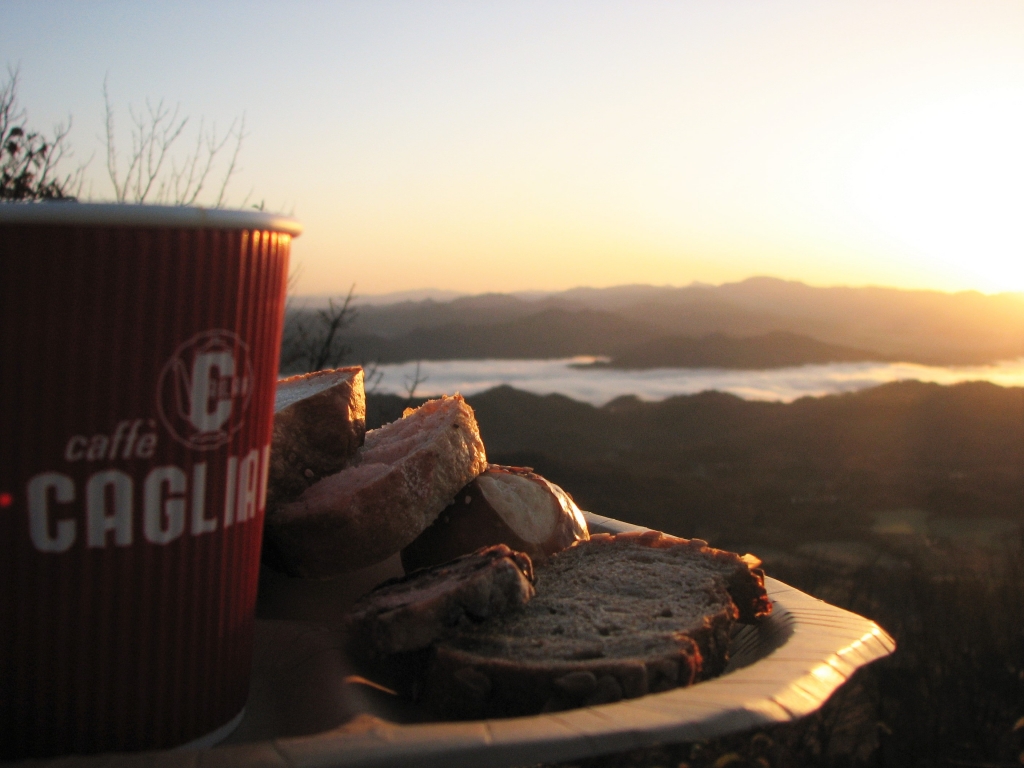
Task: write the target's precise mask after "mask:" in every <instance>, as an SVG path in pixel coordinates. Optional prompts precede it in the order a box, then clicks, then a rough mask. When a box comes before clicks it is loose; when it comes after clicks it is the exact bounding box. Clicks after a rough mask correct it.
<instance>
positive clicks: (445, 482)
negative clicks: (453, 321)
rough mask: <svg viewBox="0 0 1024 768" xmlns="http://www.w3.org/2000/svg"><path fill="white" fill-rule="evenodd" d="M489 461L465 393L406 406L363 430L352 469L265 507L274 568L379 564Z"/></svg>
mask: <svg viewBox="0 0 1024 768" xmlns="http://www.w3.org/2000/svg"><path fill="white" fill-rule="evenodd" d="M486 467H487V457H486V454H485V453H484V445H483V442H482V441H481V439H480V431H479V429H478V428H477V424H476V418H475V417H474V415H473V409H472V408H470V407H469V405H467V404H466V402H465V401H464V400H463V399H462V397H461V396H460V395H455V396H454V397H442V398H439V399H437V400H429V401H427V402H426V403H424V404H423V405H422V406H420V407H419V408H416V409H407V410H406V412H405V414H404V416H403V417H402V418H401V419H399V420H398V421H394V422H392V423H390V424H385V425H384V426H383V427H381V428H380V429H375V430H371V431H369V432H367V433H366V439H365V442H364V444H363V447H362V448H360V449H359V451H358V452H357V454H356V456H355V457H354V459H353V461H352V463H351V465H350V466H348V467H347V468H345V469H343V470H342V471H340V472H337V473H335V474H332V475H328V476H327V477H324V478H323V479H321V480H319V481H318V482H316V483H314V484H313V485H311V486H310V487H309V488H307V489H306V490H305V491H304V492H303V493H302V494H301V495H300V496H299V497H298V498H297V499H295V500H294V501H291V502H289V503H286V504H282V505H280V506H278V507H276V508H274V509H270V508H269V506H268V509H267V517H266V523H265V531H266V536H267V541H268V544H269V545H270V546H271V547H272V548H273V553H274V555H273V558H274V560H273V562H274V564H275V566H276V567H278V568H281V569H283V570H285V571H286V572H287V573H290V574H292V575H294V576H307V577H326V576H334V575H337V574H341V573H346V572H348V571H352V570H355V569H357V568H362V567H365V566H368V565H373V564H374V563H378V562H380V561H382V560H384V559H385V558H387V557H388V556H390V555H392V554H394V553H396V552H398V551H400V550H401V549H402V547H404V546H406V545H407V544H409V543H410V542H411V541H412V540H413V539H415V538H416V537H417V536H418V535H419V534H420V533H421V532H422V531H423V530H424V529H425V528H426V527H427V526H429V525H430V524H431V523H432V522H433V521H434V520H435V519H436V518H437V516H438V514H439V513H440V512H441V510H443V509H444V508H445V507H446V506H448V504H449V503H451V501H452V499H453V498H455V494H456V493H457V492H458V491H459V489H460V488H462V487H463V486H464V485H466V483H468V482H469V481H470V480H472V479H473V478H474V477H476V476H477V475H479V474H480V473H481V472H483V471H484V469H485V468H486Z"/></svg>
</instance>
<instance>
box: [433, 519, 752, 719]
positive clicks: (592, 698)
mask: <svg viewBox="0 0 1024 768" xmlns="http://www.w3.org/2000/svg"><path fill="white" fill-rule="evenodd" d="M536 576H537V582H536V589H537V595H536V597H535V598H534V599H533V600H531V601H530V602H529V603H528V604H527V605H526V607H525V609H524V610H523V611H521V612H519V613H518V614H513V615H507V616H501V617H498V618H497V619H494V620H491V621H488V622H485V623H484V624H481V625H479V626H477V627H473V628H470V629H464V630H460V631H457V632H454V633H452V634H450V635H448V636H446V637H445V638H443V639H442V640H440V641H439V642H438V643H437V644H436V645H435V651H434V655H433V658H432V660H431V663H430V665H429V667H428V669H427V672H426V675H425V680H424V683H423V693H422V700H423V701H424V703H425V704H426V706H427V707H428V709H430V710H432V711H433V712H434V713H435V714H437V715H439V716H441V717H445V718H456V719H461V718H480V717H505V716H515V715H528V714H536V713H538V712H550V711H557V710H562V709H569V708H572V707H578V706H585V705H593V704H603V703H610V702H613V701H618V700H619V699H623V698H633V697H636V696H642V695H644V694H647V693H653V692H656V691H663V690H668V689H670V688H675V687H678V686H685V685H689V684H691V683H693V682H695V681H698V680H702V679H705V678H707V677H710V676H713V675H716V674H718V673H720V672H721V671H722V670H723V669H724V667H725V664H726V660H727V659H726V650H727V646H728V641H729V633H730V630H731V628H732V626H733V623H734V622H735V621H736V620H737V619H738V618H740V617H747V618H748V619H757V618H759V617H761V616H765V615H767V614H768V613H770V611H771V603H770V601H769V600H768V598H767V596H766V595H765V592H764V580H763V574H761V573H760V571H757V570H754V569H751V568H750V567H749V565H748V563H747V562H746V561H745V560H744V559H743V558H740V557H739V556H738V555H735V554H732V553H729V552H723V551H721V550H716V549H711V548H709V547H708V546H707V545H706V543H705V542H702V541H699V540H693V541H688V540H686V539H678V538H675V537H672V536H666V535H664V534H661V533H658V532H656V531H650V532H646V533H642V534H640V533H624V534H618V535H616V536H609V535H607V534H597V535H595V536H593V537H592V538H591V539H590V540H589V541H580V542H578V543H577V544H575V545H574V546H572V547H570V548H569V549H566V550H564V551H563V552H560V553H559V554H556V555H554V556H553V557H552V558H550V559H549V560H548V561H546V562H543V563H538V564H536Z"/></svg>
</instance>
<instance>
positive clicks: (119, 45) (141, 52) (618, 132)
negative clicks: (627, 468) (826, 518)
mask: <svg viewBox="0 0 1024 768" xmlns="http://www.w3.org/2000/svg"><path fill="white" fill-rule="evenodd" d="M0 11H2V16H0V18H2V21H0V65H2V64H10V65H13V66H20V71H21V97H22V98H21V100H22V103H23V105H24V106H25V107H26V108H27V109H28V111H29V118H30V123H31V124H32V125H33V126H36V127H44V128H45V127H48V126H49V125H50V124H52V123H53V122H54V121H56V120H59V119H61V118H66V116H67V115H68V114H71V115H72V116H73V120H74V128H73V131H72V134H71V140H72V143H73V145H74V148H75V151H76V156H77V158H78V159H80V160H85V159H88V158H89V157H90V156H91V157H92V160H91V163H90V165H89V166H88V169H87V170H88V176H89V178H90V180H91V189H92V195H93V197H94V198H104V197H109V196H110V195H111V190H110V186H109V182H107V181H106V179H105V175H104V174H105V172H106V171H105V168H106V159H105V154H104V149H103V143H102V140H101V135H102V133H103V130H104V127H103V95H102V85H103V80H104V77H107V78H108V86H109V92H110V95H111V97H112V99H113V102H114V104H115V106H116V107H117V112H116V117H117V123H116V125H117V128H118V130H119V131H120V133H119V143H120V146H121V147H122V148H125V147H128V146H130V139H129V137H128V133H127V131H128V128H129V126H130V121H129V115H128V105H129V104H132V105H134V106H135V107H136V108H140V107H143V106H144V104H145V100H146V98H147V97H149V98H150V99H151V100H154V101H159V99H161V98H163V99H164V100H165V101H166V102H167V103H169V104H172V105H173V104H178V103H180V105H181V109H182V112H183V113H184V114H190V115H191V116H192V118H193V124H194V123H198V119H199V118H200V117H205V119H206V121H207V124H209V123H210V122H211V121H215V122H216V124H217V126H218V127H219V128H220V129H221V131H222V132H223V129H224V128H225V127H226V126H227V125H228V124H230V123H231V121H232V119H234V118H236V117H238V116H240V115H242V114H243V113H244V114H245V121H246V130H247V132H248V137H247V138H246V139H245V142H244V144H243V147H242V154H241V158H240V162H241V166H242V171H241V173H239V175H238V176H236V177H235V179H234V180H233V181H232V183H231V186H230V187H229V199H230V201H231V202H233V203H234V204H236V205H238V204H240V203H241V202H242V200H243V199H244V198H245V196H246V195H247V194H248V193H249V192H250V190H251V192H252V195H251V198H250V202H252V201H256V202H258V201H260V200H263V201H265V203H266V206H267V207H268V208H270V209H274V210H285V211H294V214H295V216H296V217H297V218H298V219H299V220H300V221H302V223H303V224H304V225H305V227H306V232H305V234H304V235H303V236H302V237H301V238H299V239H298V240H297V241H296V242H295V245H294V250H293V256H294V259H295V261H296V262H298V263H299V264H301V270H302V271H301V277H300V283H299V286H298V288H299V291H300V292H305V293H325V292H340V291H343V290H345V289H346V288H347V287H348V286H349V285H350V284H351V283H353V282H354V283H355V284H356V288H357V291H359V292H362V293H381V292H386V291H395V290H407V289H415V288H425V287H436V288H446V289H456V290H463V291H484V290H518V289H559V288H568V287H572V286H576V285H594V286H602V285H613V284H620V283H656V284H687V283H689V282H691V281H693V280H701V281H705V282H713V283H719V282H723V281H730V280H735V279H741V278H743V277H747V276H750V275H754V274H771V275H777V276H780V277H786V278H792V279H799V280H804V281H807V282H810V283H813V284H819V285H820V284H839V283H847V284H857V285H860V284H868V283H873V284H884V285H896V286H906V287H933V288H941V289H944V290H958V289H964V288H977V289H980V290H984V291H987V292H992V291H1000V290H1024V226H1022V222H1024V181H1022V180H1024V2H1021V0H1009V1H1007V2H994V1H992V0H962V1H958V2H942V0H899V1H896V0H885V1H884V2H874V1H871V0H856V1H855V2H828V1H827V0H814V2H796V1H794V0H786V1H784V2H783V1H781V0H780V1H778V2H772V1H771V0H749V1H732V0H708V1H707V2H705V1H703V0H702V1H699V2H698V1H693V2H685V1H683V0H677V1H676V2H638V1H637V0H630V1H629V2H615V3H608V2H596V1H591V2H555V1H554V0H544V2H525V1H523V0H517V1H516V2H501V3H499V2H482V1H479V2H429V1H427V0H418V1H417V2H402V3H396V2H383V1H381V0H374V2H358V3H357V2H351V3H327V2H319V3H313V2H309V3H299V2H287V3H286V2H280V3H268V2H209V1H208V2H204V3H201V4H200V3H182V2H177V3H174V4H170V3H163V2H160V3H158V2H139V1H138V0H136V2H130V3H128V2H125V3H100V2H88V3H85V2H66V3H58V2H48V1H47V0H30V1H29V2H20V1H15V0H0ZM193 124H190V127H191V126H192V125H193ZM192 135H194V134H192ZM181 149H182V150H183V151H184V150H185V149H186V147H185V146H184V144H183V145H182V146H181Z"/></svg>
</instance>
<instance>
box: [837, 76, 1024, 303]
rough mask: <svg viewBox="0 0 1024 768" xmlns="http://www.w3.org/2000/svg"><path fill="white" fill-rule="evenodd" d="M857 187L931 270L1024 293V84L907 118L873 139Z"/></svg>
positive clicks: (873, 215)
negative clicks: (1023, 223)
mask: <svg viewBox="0 0 1024 768" xmlns="http://www.w3.org/2000/svg"><path fill="white" fill-rule="evenodd" d="M849 189H850V194H851V197H852V200H853V203H854V205H855V206H856V207H857V208H858V209H859V210H860V211H862V212H863V213H864V214H865V215H866V216H867V218H868V219H869V220H870V221H871V222H872V223H873V224H874V226H875V227H877V228H878V229H880V230H881V231H882V232H883V233H885V234H886V235H888V236H890V237H894V238H896V239H897V240H899V241H900V242H901V243H902V245H903V246H904V247H907V248H909V249H910V250H911V251H913V253H914V254H915V255H916V256H917V257H918V258H919V259H920V260H921V263H922V265H923V266H924V268H925V269H927V270H929V271H933V272H934V273H937V274H945V275H948V278H949V279H950V281H951V282H956V283H959V284H962V285H964V286H972V287H977V288H979V289H981V290H984V291H993V292H995V291H1020V290H1024V226H1022V224H1021V218H1022V213H1024V89H1013V90H1009V89H1007V90H1001V91H993V92H989V93H984V94H976V95H974V96H971V97H967V98H961V99H957V100H955V101H948V102H944V103H941V104H933V105H931V106H929V107H926V108H922V109H918V110H915V111H913V112H909V113H906V114H904V115H903V116H902V117H901V118H900V119H898V120H897V121H895V122H894V123H892V124H890V125H889V126H887V127H886V128H885V129H884V130H882V131H880V132H879V133H878V134H876V135H875V136H874V137H872V139H871V140H869V141H868V142H867V143H866V144H865V145H864V147H863V150H862V152H861V153H860V156H859V157H858V158H857V163H856V165H855V167H854V168H853V169H852V171H851V174H850V185H849Z"/></svg>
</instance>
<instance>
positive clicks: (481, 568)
mask: <svg viewBox="0 0 1024 768" xmlns="http://www.w3.org/2000/svg"><path fill="white" fill-rule="evenodd" d="M533 582H534V575H533V564H532V563H531V562H530V558H529V557H528V556H526V555H525V554H523V553H522V552H516V551H514V550H512V549H509V548H508V547H507V546H505V545H504V544H498V545H495V546H491V547H484V548H481V549H479V550H477V551H476V552H472V553H470V554H468V555H463V556H462V557H459V558H456V559H455V560H452V561H450V562H447V563H444V564H442V565H437V566H433V567H431V568H424V569H421V570H418V571H414V572H413V573H411V574H407V575H405V576H401V577H398V578H394V579H389V580H388V581H385V582H384V583H382V584H380V585H378V586H377V587H376V588H374V589H373V590H372V591H370V592H369V593H368V594H366V595H364V596H363V597H362V598H360V599H359V600H358V601H356V603H355V605H354V606H353V607H352V610H351V611H350V612H349V614H348V615H347V616H346V619H345V624H344V631H345V637H346V641H347V647H348V649H349V653H350V655H351V657H352V658H355V659H361V660H365V661H373V660H377V659H381V658H384V657H387V656H390V655H391V654H395V653H406V652H408V651H415V650H419V649H422V648H427V647H429V646H430V645H431V643H433V642H434V641H436V640H438V639H439V638H441V637H442V636H443V635H444V634H445V633H446V632H447V631H449V630H451V629H452V628H454V627H459V626H468V625H471V624H473V623H479V622H481V621H484V620H485V619H488V618H491V617H493V616H497V615H500V614H503V613H507V612H510V611H515V610H518V609H520V608H522V606H524V605H526V603H527V602H528V601H529V600H530V598H532V597H533V596H534V594H535V592H534V588H533Z"/></svg>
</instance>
